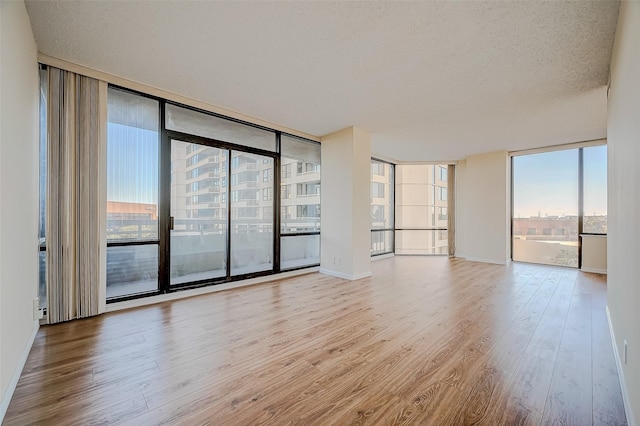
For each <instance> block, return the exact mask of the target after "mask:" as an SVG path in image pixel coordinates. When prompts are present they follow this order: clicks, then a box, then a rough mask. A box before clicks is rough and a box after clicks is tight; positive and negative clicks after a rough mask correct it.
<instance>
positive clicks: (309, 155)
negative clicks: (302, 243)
mask: <svg viewBox="0 0 640 426" xmlns="http://www.w3.org/2000/svg"><path fill="white" fill-rule="evenodd" d="M280 142H281V146H280V148H281V152H282V157H281V158H282V163H281V165H282V169H281V171H280V200H281V214H280V232H281V233H282V234H287V233H292V232H318V231H320V145H319V144H316V143H312V142H306V141H303V140H301V139H296V138H292V137H289V136H282V139H281V141H280Z"/></svg>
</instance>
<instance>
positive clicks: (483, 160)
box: [456, 151, 511, 265]
mask: <svg viewBox="0 0 640 426" xmlns="http://www.w3.org/2000/svg"><path fill="white" fill-rule="evenodd" d="M456 184H457V187H456V214H457V215H458V217H457V219H456V256H458V257H464V258H466V259H468V260H474V261H479V262H489V263H498V264H502V265H504V264H506V263H507V262H508V261H509V259H510V257H511V253H510V243H509V239H510V219H511V213H510V211H511V204H510V203H511V201H510V199H511V196H510V193H511V190H510V161H509V156H508V153H507V152H506V151H500V152H492V153H489V154H482V155H474V156H472V157H467V158H466V159H465V160H464V161H460V162H458V165H457V168H456Z"/></svg>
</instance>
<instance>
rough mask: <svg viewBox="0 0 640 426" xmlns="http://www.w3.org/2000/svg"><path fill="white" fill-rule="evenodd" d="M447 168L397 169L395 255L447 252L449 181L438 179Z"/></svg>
mask: <svg viewBox="0 0 640 426" xmlns="http://www.w3.org/2000/svg"><path fill="white" fill-rule="evenodd" d="M447 169H448V166H446V165H442V164H434V165H418V164H408V165H404V164H403V165H397V166H396V176H397V180H396V193H397V194H399V196H398V198H397V201H396V211H397V212H398V214H397V216H396V232H395V252H396V254H416V255H418V254H420V255H442V254H447V253H448V250H449V247H448V245H449V240H448V228H447V227H448V222H447V221H448V202H447V191H448V187H447V184H448V182H447V181H446V180H445V181H443V180H441V179H440V178H441V177H442V173H443V171H442V170H445V171H447ZM400 194H401V195H400Z"/></svg>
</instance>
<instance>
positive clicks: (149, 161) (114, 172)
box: [107, 122, 159, 204]
mask: <svg viewBox="0 0 640 426" xmlns="http://www.w3.org/2000/svg"><path fill="white" fill-rule="evenodd" d="M158 147H159V144H158V132H155V131H151V130H146V129H140V128H137V127H131V126H125V125H122V124H117V123H112V122H109V123H108V124H107V200H108V201H124V202H130V203H144V204H157V203H158V162H159V161H158V155H159V153H158Z"/></svg>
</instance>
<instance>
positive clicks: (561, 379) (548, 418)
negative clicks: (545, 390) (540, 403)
mask: <svg viewBox="0 0 640 426" xmlns="http://www.w3.org/2000/svg"><path fill="white" fill-rule="evenodd" d="M592 395H593V391H592V381H591V357H588V356H585V355H582V354H579V353H577V352H572V351H568V350H566V349H560V352H559V353H558V360H557V362H556V366H555V370H554V372H553V379H552V380H551V386H550V388H549V394H548V397H547V403H546V406H545V409H544V415H543V420H542V421H543V424H562V425H576V426H579V425H587V424H589V423H591V422H592V418H593V410H592V408H593V407H592Z"/></svg>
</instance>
